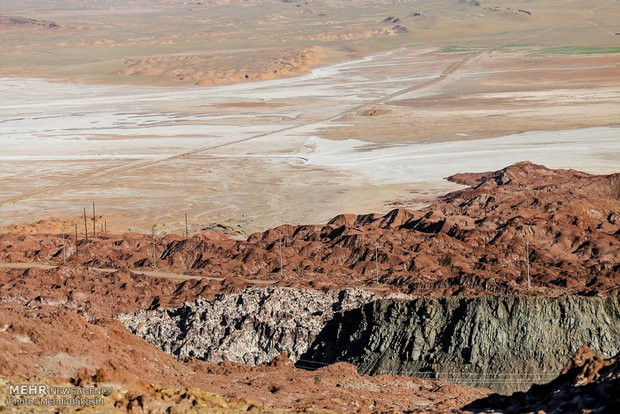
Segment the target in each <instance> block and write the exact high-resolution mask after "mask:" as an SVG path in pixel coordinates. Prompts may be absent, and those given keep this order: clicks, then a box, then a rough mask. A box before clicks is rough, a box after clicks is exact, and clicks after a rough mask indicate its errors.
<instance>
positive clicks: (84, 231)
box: [84, 207, 88, 242]
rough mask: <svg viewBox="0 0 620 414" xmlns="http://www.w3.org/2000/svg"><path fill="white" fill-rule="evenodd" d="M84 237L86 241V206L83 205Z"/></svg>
mask: <svg viewBox="0 0 620 414" xmlns="http://www.w3.org/2000/svg"><path fill="white" fill-rule="evenodd" d="M84 237H85V238H86V242H88V227H86V207H84Z"/></svg>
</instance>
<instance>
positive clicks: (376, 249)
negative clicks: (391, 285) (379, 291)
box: [375, 240, 379, 284]
mask: <svg viewBox="0 0 620 414" xmlns="http://www.w3.org/2000/svg"><path fill="white" fill-rule="evenodd" d="M375 272H376V273H377V284H379V245H378V243H377V241H376V240H375Z"/></svg>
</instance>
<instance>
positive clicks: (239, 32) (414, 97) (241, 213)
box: [0, 1, 620, 236]
mask: <svg viewBox="0 0 620 414" xmlns="http://www.w3.org/2000/svg"><path fill="white" fill-rule="evenodd" d="M1 13H2V15H4V16H5V17H3V19H2V21H1V23H0V25H1V27H2V30H3V37H2V42H1V44H0V53H2V61H1V62H0V76H1V77H2V78H1V79H0V85H1V93H2V100H1V101H0V116H1V119H0V140H1V143H2V145H1V148H2V151H1V152H0V159H1V160H2V163H1V164H0V177H2V189H1V193H0V212H1V213H2V214H1V219H0V220H1V221H0V225H3V226H8V225H14V224H18V223H33V222H37V221H39V220H42V219H45V218H47V217H67V218H70V217H79V215H80V214H81V213H82V208H83V207H85V206H86V207H89V211H90V205H91V203H92V202H95V203H96V204H97V210H98V211H99V212H100V214H101V215H102V217H103V216H104V215H105V216H106V217H105V218H103V219H102V220H105V221H106V222H107V226H108V229H110V230H114V231H127V230H140V231H147V230H150V229H151V228H152V226H153V225H155V224H156V225H157V228H158V229H159V231H161V232H181V231H183V230H184V214H187V215H188V217H189V221H190V224H191V227H192V231H194V232H195V231H199V230H200V229H203V228H209V227H213V226H215V225H218V224H219V225H221V226H224V227H226V228H228V229H229V232H231V233H235V232H236V233H238V234H239V235H242V236H245V235H247V234H250V233H252V232H254V231H258V230H264V229H266V228H269V227H271V226H275V225H278V224H282V223H291V224H299V223H319V222H324V221H326V220H328V219H329V218H331V217H333V216H334V215H336V214H339V213H365V212H387V211H389V210H390V209H391V208H392V207H393V206H394V203H397V204H399V205H408V206H419V205H423V204H424V203H425V202H426V201H427V199H428V198H429V197H432V196H434V195H437V194H441V193H445V192H447V191H449V190H451V189H455V188H457V187H455V186H453V185H450V184H449V183H447V182H445V181H444V180H443V179H444V178H445V177H447V176H449V175H451V174H455V173H459V172H464V171H468V172H480V171H488V170H493V169H499V168H502V167H505V166H507V165H509V164H512V163H514V162H517V161H524V160H529V161H532V162H535V163H540V164H544V165H547V166H549V167H554V168H576V169H581V170H583V171H587V172H592V173H611V172H615V169H617V165H618V163H617V160H618V159H619V158H620V152H619V151H620V148H619V145H620V144H619V142H620V140H618V129H617V123H618V115H619V112H620V111H619V99H620V87H619V86H620V85H619V82H618V79H620V67H619V63H620V59H619V54H618V52H620V46H619V45H620V41H619V39H620V36H617V35H616V34H615V32H616V31H618V28H617V27H615V26H617V23H616V20H615V19H614V18H613V17H614V16H617V15H618V14H619V13H620V6H619V5H618V3H617V2H613V1H612V2H594V3H592V2H588V3H587V4H586V3H585V2H571V7H565V8H564V7H562V8H558V7H557V5H556V4H555V3H554V2H547V1H537V2H523V4H513V3H510V4H509V3H508V2H489V3H485V2H466V1H440V2H402V3H392V2H373V3H366V2H346V3H342V4H341V3H338V2H329V1H326V2H310V3H308V4H305V3H303V2H234V1H233V2H174V1H169V2H167V1H135V2H113V1H111V2H107V1H104V2H62V1H58V2H46V3H45V5H40V4H38V3H37V2H16V1H15V2H13V1H8V2H3V5H2V10H1ZM302 55H303V57H300V56H302ZM278 65H284V66H286V67H287V70H283V69H278V67H276V66H278ZM267 71H268V72H269V73H267ZM173 73H174V74H175V75H174V76H173V75H172V74H173ZM44 227H45V225H44V224H43V223H40V225H39V227H35V228H39V229H40V230H42V229H44Z"/></svg>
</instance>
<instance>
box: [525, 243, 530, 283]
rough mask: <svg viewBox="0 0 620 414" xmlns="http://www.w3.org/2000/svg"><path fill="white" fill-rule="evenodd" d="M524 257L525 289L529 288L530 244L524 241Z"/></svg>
mask: <svg viewBox="0 0 620 414" xmlns="http://www.w3.org/2000/svg"><path fill="white" fill-rule="evenodd" d="M525 257H526V260H527V288H528V289H529V288H530V242H529V240H526V241H525Z"/></svg>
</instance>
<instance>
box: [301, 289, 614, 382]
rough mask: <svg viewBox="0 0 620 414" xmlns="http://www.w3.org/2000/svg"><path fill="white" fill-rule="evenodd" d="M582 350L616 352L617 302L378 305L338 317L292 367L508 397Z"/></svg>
mask: <svg viewBox="0 0 620 414" xmlns="http://www.w3.org/2000/svg"><path fill="white" fill-rule="evenodd" d="M584 344H586V345H588V346H589V347H591V348H592V349H593V350H595V351H596V352H597V353H599V354H601V355H603V356H606V357H610V356H613V355H615V354H617V353H618V352H620V300H619V298H618V297H609V298H587V297H576V296H562V297H557V298H543V297H524V296H521V297H504V296H487V297H480V298H464V297H460V298H458V297H454V298H417V299H413V300H378V301H375V302H373V303H369V304H367V305H365V306H363V307H361V308H359V309H352V310H349V311H346V312H341V313H338V314H336V316H335V317H334V319H333V320H332V321H330V322H329V323H328V324H327V325H326V326H325V329H324V330H323V331H322V332H321V333H320V335H319V336H318V337H317V339H316V341H315V342H314V344H313V345H312V346H311V348H310V349H309V350H308V352H307V353H306V354H305V355H303V356H302V357H301V358H300V361H298V362H297V364H298V366H300V367H306V368H313V367H318V366H322V365H324V364H330V363H334V362H339V361H341V362H349V363H352V364H354V365H356V366H357V367H358V370H359V371H360V372H362V373H367V374H379V373H392V374H399V375H411V376H420V377H423V378H436V379H442V380H448V381H455V382H459V383H462V384H467V385H474V386H485V387H489V388H492V389H494V390H495V391H497V392H502V393H506V392H513V391H517V390H524V389H527V388H528V387H529V386H530V385H532V383H541V382H547V381H548V380H551V379H552V378H554V377H555V376H557V375H558V374H559V373H560V371H561V370H562V368H563V367H564V365H565V364H566V362H567V361H568V360H569V358H570V357H571V355H573V354H574V353H575V351H577V349H578V348H579V347H580V346H581V345H584Z"/></svg>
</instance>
